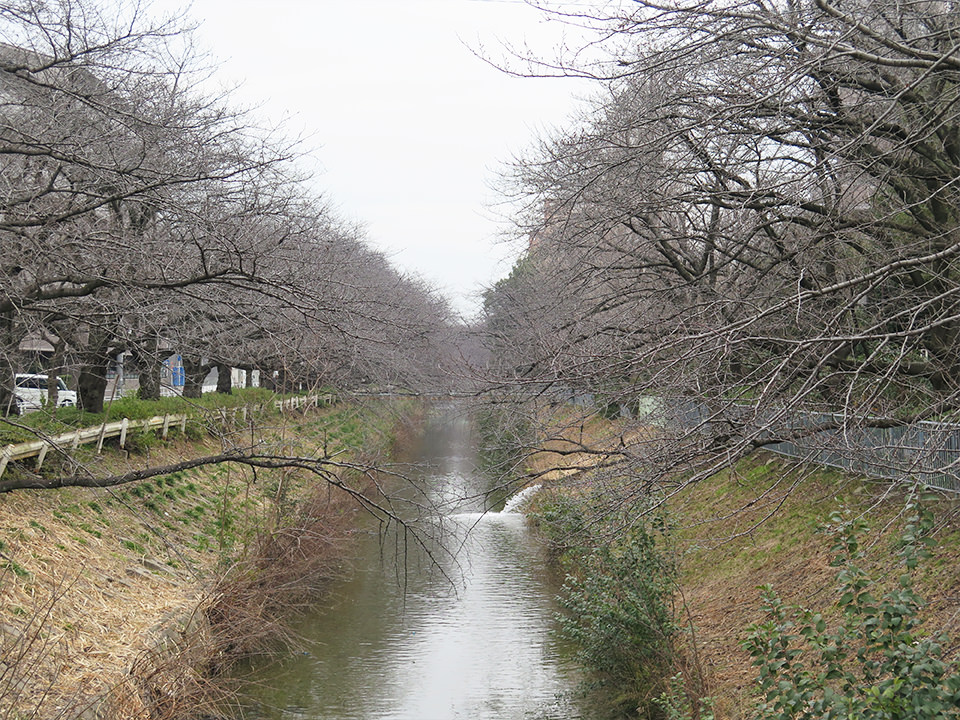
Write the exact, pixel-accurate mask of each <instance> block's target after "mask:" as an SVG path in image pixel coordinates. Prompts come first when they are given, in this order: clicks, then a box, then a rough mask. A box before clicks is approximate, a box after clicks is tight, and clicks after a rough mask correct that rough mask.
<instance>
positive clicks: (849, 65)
mask: <svg viewBox="0 0 960 720" xmlns="http://www.w3.org/2000/svg"><path fill="white" fill-rule="evenodd" d="M562 5H563V4H562V3H556V4H551V5H550V6H545V7H544V8H543V9H544V11H545V12H549V13H551V14H552V15H553V16H555V17H559V18H562V19H564V20H566V21H568V22H571V23H575V24H577V25H578V26H580V27H581V28H583V27H587V28H592V29H594V30H595V31H596V33H597V35H596V42H595V43H593V44H591V46H590V49H589V53H587V52H583V53H581V54H579V55H578V56H577V58H580V59H582V58H585V57H587V56H588V55H589V57H590V58H592V61H591V63H590V64H589V65H586V64H581V65H577V64H576V62H575V61H576V58H574V60H571V61H570V62H569V63H567V61H565V60H564V59H563V58H561V59H559V60H558V61H557V62H553V63H549V64H548V63H546V62H545V61H544V62H542V63H541V65H540V67H539V69H538V70H537V71H539V72H544V73H557V72H560V73H567V74H576V75H590V76H591V77H593V78H594V79H595V80H596V83H597V86H598V90H597V93H596V95H595V97H594V100H593V101H592V102H591V103H590V105H589V107H588V108H587V109H586V110H584V112H583V114H582V117H580V118H578V119H577V121H576V122H574V123H572V124H571V125H570V126H569V127H567V128H566V129H564V130H562V131H559V132H556V133H554V134H553V136H552V137H549V138H546V139H544V140H543V141H542V142H541V143H540V144H539V145H538V147H537V148H536V149H535V150H534V151H532V152H531V153H530V154H529V155H528V156H527V157H525V158H522V159H520V160H519V161H518V162H517V163H516V164H515V165H514V172H513V173H512V177H511V178H510V181H511V188H512V191H513V192H514V193H515V194H516V196H517V197H519V198H521V199H522V200H524V201H525V203H526V207H527V213H526V216H525V218H524V227H523V230H524V233H525V234H526V235H527V236H528V237H529V251H528V252H527V253H526V254H525V256H524V257H523V259H522V260H521V261H520V262H518V264H517V265H516V267H515V268H514V271H513V273H512V274H511V276H510V277H509V278H507V279H505V280H503V281H501V282H500V283H498V284H497V285H496V286H495V287H494V288H492V289H491V290H490V291H489V293H488V295H487V302H486V308H487V318H486V329H487V331H488V333H489V342H490V346H491V349H492V351H493V356H492V357H493V359H492V361H491V362H492V370H493V371H494V377H495V379H496V380H497V381H498V382H500V383H502V384H503V386H504V387H505V388H516V387H521V388H523V389H524V393H523V394H524V396H525V397H526V398H528V399H530V400H533V399H535V398H540V399H545V400H550V401H555V400H557V399H558V398H561V397H569V396H571V395H576V394H577V393H587V392H589V393H592V394H595V395H596V396H597V397H598V398H600V399H601V402H603V403H610V404H611V405H612V406H613V407H617V408H619V407H623V408H624V409H625V411H632V412H634V413H635V414H636V415H637V417H638V420H637V430H638V432H637V433H636V434H634V435H632V438H633V440H631V434H630V433H627V434H626V436H625V437H626V439H625V440H622V441H621V442H619V443H615V444H614V446H613V447H615V448H616V449H614V450H612V451H611V452H610V454H609V456H608V458H609V459H610V460H611V462H614V463H628V464H630V465H631V466H632V467H634V468H636V469H637V472H636V473H635V477H637V478H640V480H638V482H637V483H636V484H635V485H634V487H635V488H636V487H638V486H639V485H646V484H648V483H651V482H660V481H661V480H662V479H663V478H664V477H666V475H667V474H668V473H670V472H672V471H675V470H677V469H678V468H682V469H684V470H685V471H687V474H686V475H685V477H692V478H694V479H695V478H697V477H701V476H703V474H705V473H708V472H711V471H713V470H715V469H716V468H717V467H719V466H721V465H723V464H725V463H729V462H731V461H733V460H735V459H736V458H738V457H742V456H743V455H744V454H746V453H749V452H752V451H753V450H755V449H756V448H758V447H762V446H764V445H766V444H769V443H771V442H773V441H775V440H778V439H782V438H787V437H794V436H797V435H810V434H812V433H813V431H814V430H827V429H836V430H838V432H837V433H836V434H835V438H836V442H837V443H838V444H840V445H843V444H844V443H845V442H846V439H849V438H851V437H853V436H854V434H855V433H852V432H851V431H852V430H855V429H857V428H861V427H863V426H869V425H874V426H877V425H879V426H889V425H895V424H899V423H908V422H913V421H917V420H921V419H947V420H950V419H952V418H954V417H955V416H956V414H957V410H958V402H960V342H958V339H960V338H958V332H960V96H958V92H960V3H956V2H952V1H944V2H941V1H938V0H896V1H894V0H692V1H688V0H682V1H681V0H633V1H631V2H627V3H597V4H596V7H595V8H594V9H591V8H590V7H589V5H585V4H582V3H578V4H576V5H573V6H571V9H569V10H565V9H564V8H563V7H562ZM598 48H602V49H604V52H605V54H602V55H601V54H600V53H599V52H598ZM653 409H659V413H658V414H661V415H663V414H669V413H672V414H673V418H672V419H671V421H670V422H666V419H665V418H663V417H654V416H653V415H651V414H650V412H651V410H653ZM808 411H818V412H828V413H831V414H832V415H831V419H823V418H824V417H825V416H817V417H820V418H821V420H820V421H818V424H817V426H816V427H812V426H811V425H810V423H809V422H804V423H800V422H798V421H797V418H798V414H800V413H805V412H808ZM804 417H807V418H809V417H811V416H809V415H805V416H804ZM651 424H656V425H658V426H660V429H659V430H658V431H657V432H656V433H649V432H643V431H642V430H641V425H643V426H646V427H649V426H650V425H651ZM801 426H802V427H801ZM668 428H670V429H668ZM821 437H822V436H821ZM848 449H849V450H850V451H855V450H856V448H848ZM903 472H904V473H905V474H907V473H909V472H910V467H909V466H906V465H905V466H904V467H903Z"/></svg>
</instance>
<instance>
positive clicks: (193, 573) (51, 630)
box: [0, 448, 217, 718]
mask: <svg viewBox="0 0 960 720" xmlns="http://www.w3.org/2000/svg"><path fill="white" fill-rule="evenodd" d="M181 451H182V448H168V449H166V451H165V452H168V453H171V454H176V453H178V452H181ZM189 501H190V502H192V501H193V498H190V499H189ZM166 507H167V508H168V509H167V510H166V511H165V512H168V513H169V512H170V511H171V510H174V511H176V510H175V504H174V503H168V504H167V505H166ZM94 508H100V511H99V512H98V511H97V510H95V509H94ZM161 521H162V518H161V517H160V516H158V515H157V514H155V513H153V512H151V511H149V510H147V509H145V508H144V507H143V506H142V504H140V503H138V502H136V499H134V498H128V499H127V500H126V501H122V500H120V496H119V491H118V490H117V489H114V490H109V489H103V488H93V489H78V488H67V489H60V490H46V491H22V492H16V493H10V494H7V495H4V496H2V497H0V539H2V540H3V544H4V548H5V549H4V552H3V556H4V561H5V565H6V569H5V571H4V573H3V575H2V578H0V627H2V628H3V630H4V633H3V639H2V645H0V657H2V658H3V663H4V666H3V668H4V669H3V671H2V674H0V708H2V709H3V710H4V711H7V712H8V713H9V712H10V711H11V710H12V709H14V708H15V709H16V710H17V712H18V713H21V714H23V715H24V716H25V717H42V718H54V717H68V716H70V715H71V714H74V713H75V712H76V711H77V710H78V709H82V708H83V707H85V706H88V705H90V704H91V703H92V702H94V701H95V699H96V698H99V697H101V696H103V695H105V694H109V693H111V692H116V691H118V690H119V689H120V688H122V686H123V685H124V684H125V683H126V682H127V680H128V679H129V677H128V676H129V671H130V668H131V667H132V666H133V664H134V662H135V661H136V660H137V658H138V657H139V656H141V655H142V654H143V653H144V652H145V651H146V650H148V649H149V648H150V647H151V646H152V645H153V643H154V642H155V637H156V634H157V625H158V623H160V621H161V620H162V619H164V618H167V617H170V616H172V615H175V614H177V613H178V612H188V611H189V609H190V608H192V607H196V606H197V605H198V604H199V603H200V602H201V600H202V598H203V595H204V580H205V579H206V578H209V577H210V575H211V573H212V572H213V570H214V568H215V567H216V565H217V557H216V555H215V554H214V553H210V552H201V551H198V550H196V549H194V548H192V547H191V545H190V540H191V531H190V528H188V527H186V526H184V527H183V531H182V532H180V533H178V532H174V531H171V530H170V529H168V528H160V529H161V530H162V533H161V534H160V535H156V534H154V533H153V531H152V529H156V528H158V527H159V524H160V522H161ZM145 563H146V565H145ZM173 566H176V569H175V568H174V567H173ZM141 710H142V708H141ZM141 714H142V713H141ZM137 716H138V715H134V714H132V715H130V717H137Z"/></svg>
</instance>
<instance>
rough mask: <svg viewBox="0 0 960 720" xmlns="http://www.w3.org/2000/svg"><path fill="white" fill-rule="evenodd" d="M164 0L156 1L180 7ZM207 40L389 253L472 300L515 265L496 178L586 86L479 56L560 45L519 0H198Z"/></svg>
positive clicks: (229, 76)
mask: <svg viewBox="0 0 960 720" xmlns="http://www.w3.org/2000/svg"><path fill="white" fill-rule="evenodd" d="M179 6H180V3H177V2H175V0H155V2H154V9H155V10H158V11H163V10H165V9H167V10H168V9H178V8H179ZM187 14H188V17H189V18H191V19H192V20H193V21H196V22H198V23H200V27H199V29H198V32H197V36H196V37H197V40H198V44H199V46H200V47H201V48H203V49H206V50H208V51H209V52H210V53H211V55H212V56H213V58H214V60H216V61H218V62H219V64H220V67H219V70H218V71H217V72H216V75H215V78H216V79H217V80H218V81H219V82H222V83H223V84H224V85H226V86H232V85H236V84H238V83H242V85H241V87H240V88H239V90H238V92H237V93H236V94H235V98H236V100H237V102H238V104H241V105H257V106H259V107H260V108H261V110H260V112H261V114H263V115H264V116H265V117H266V118H267V119H268V121H269V122H271V123H280V122H285V124H286V126H287V127H288V128H289V133H290V134H291V135H303V136H304V137H306V139H307V143H306V145H307V147H308V148H309V149H310V150H311V153H310V154H311V156H312V159H314V160H315V161H316V162H317V163H318V166H319V169H320V175H319V178H318V180H319V188H320V190H322V191H323V192H324V193H325V195H326V197H327V198H328V199H329V200H331V201H332V202H333V203H334V205H335V206H336V207H338V208H339V210H340V211H341V212H342V214H343V215H344V216H345V217H346V218H347V219H349V220H354V221H357V222H360V223H361V224H363V225H364V226H365V227H366V229H367V235H368V239H369V240H370V242H371V243H372V244H373V245H374V246H375V247H378V248H380V249H383V250H385V251H386V252H387V254H388V255H389V256H390V257H391V259H392V260H393V262H394V264H395V265H397V266H398V267H400V268H401V269H402V270H404V271H406V272H409V273H411V274H416V275H418V276H420V277H422V278H424V279H425V280H426V281H428V282H429V283H430V284H432V285H434V286H436V287H438V288H439V289H441V290H442V291H443V292H444V293H445V294H446V295H447V296H448V297H449V298H450V299H451V301H452V303H453V306H454V308H455V309H456V310H458V311H459V312H462V313H467V314H469V313H470V312H472V311H473V310H475V309H476V307H477V305H476V303H477V301H478V299H479V298H478V294H479V292H480V291H481V290H482V287H483V286H485V285H489V284H491V283H492V282H493V281H495V280H496V279H498V278H499V277H502V276H503V275H505V274H506V273H507V272H508V271H509V268H510V264H511V259H510V258H508V255H509V254H510V250H511V249H510V248H509V247H507V246H504V245H503V244H501V243H500V242H499V240H500V238H499V233H500V231H502V230H503V229H504V227H505V226H504V225H503V223H501V222H498V221H496V220H495V216H496V214H497V212H499V211H498V210H497V209H496V208H495V207H494V202H495V200H496V196H495V194H494V193H493V191H492V190H491V189H490V186H491V184H492V183H494V182H495V179H496V170H497V168H498V167H500V166H501V164H502V163H504V162H506V161H508V160H509V159H510V158H511V156H512V154H515V153H518V152H522V151H523V150H524V149H525V148H526V147H527V146H528V145H529V144H530V143H531V142H532V140H533V138H534V136H535V135H536V134H537V133H538V132H539V131H541V130H543V129H544V128H546V127H549V126H551V125H553V126H555V125H562V124H563V121H564V118H566V117H567V116H568V115H569V113H570V112H572V110H573V108H574V101H573V99H572V98H573V97H574V95H575V94H576V93H577V92H580V91H582V90H583V88H582V87H578V86H576V84H575V82H574V81H571V80H564V79H543V78H541V79H530V78H515V77H510V76H508V75H506V74H504V73H501V72H499V71H498V70H496V69H495V68H493V67H491V66H490V65H488V64H486V63H484V62H483V61H482V60H480V59H479V58H478V57H476V56H475V55H474V54H473V52H471V48H474V49H476V48H481V47H482V48H485V49H486V50H487V52H488V53H489V54H490V55H491V56H493V57H500V56H502V54H503V51H502V45H503V43H508V44H511V45H513V46H522V45H524V44H525V43H527V44H529V45H530V46H531V47H532V48H533V49H534V50H536V51H538V52H543V53H546V54H548V55H549V54H551V53H552V52H553V49H554V48H555V47H556V46H557V45H558V44H559V43H561V42H562V41H563V37H564V33H565V32H566V31H565V29H564V28H563V26H562V25H561V24H559V23H557V22H556V21H547V20H545V19H544V18H543V16H542V15H540V14H539V13H538V12H537V11H535V10H534V9H532V8H530V7H529V6H527V5H526V4H524V3H523V2H522V0H270V1H269V2H267V1H266V0H193V2H192V6H191V7H190V9H189V10H188V13H187Z"/></svg>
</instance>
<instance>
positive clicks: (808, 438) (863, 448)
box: [639, 397, 960, 492]
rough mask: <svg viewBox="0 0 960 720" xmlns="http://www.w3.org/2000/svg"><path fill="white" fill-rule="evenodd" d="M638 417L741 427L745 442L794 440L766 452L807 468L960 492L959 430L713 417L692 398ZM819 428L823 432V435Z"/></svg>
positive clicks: (822, 417) (745, 409)
mask: <svg viewBox="0 0 960 720" xmlns="http://www.w3.org/2000/svg"><path fill="white" fill-rule="evenodd" d="M643 401H644V403H643V405H642V407H643V408H644V411H643V412H641V413H639V415H640V416H641V417H643V416H644V415H646V416H649V417H651V418H653V417H656V418H657V419H656V420H654V422H659V423H662V424H663V425H664V426H672V427H678V428H685V429H688V430H689V429H699V430H703V431H705V432H706V433H707V434H708V435H709V434H711V433H712V432H713V430H714V427H713V426H714V425H716V424H719V423H722V424H724V425H726V427H727V429H729V428H731V427H736V426H739V428H738V430H739V432H738V433H737V434H740V435H742V436H744V437H746V436H750V437H757V438H758V439H760V440H763V439H764V437H765V436H766V437H770V438H773V437H790V438H793V439H792V440H790V441H785V442H779V443H774V444H770V445H767V446H765V449H767V450H770V451H772V452H775V453H778V454H780V455H785V456H788V457H792V458H796V459H798V460H803V461H805V462H811V463H817V464H820V465H826V466H829V467H835V468H839V469H841V470H846V471H849V472H853V473H859V474H861V475H866V476H867V477H874V478H883V479H889V480H907V479H912V480H919V481H920V482H922V483H924V484H926V485H928V486H929V487H933V488H939V489H941V490H947V491H950V492H960V425H958V424H955V423H937V422H918V423H913V424H910V425H902V426H898V427H865V425H869V418H868V419H867V420H866V422H864V421H862V420H861V421H858V422H850V418H849V417H845V416H843V415H840V414H831V413H816V412H802V411H795V410H794V411H787V410H781V411H776V410H770V411H766V412H763V411H760V410H759V409H758V408H756V407H752V406H748V405H732V406H731V405H727V406H725V407H724V408H723V410H722V412H719V413H716V414H714V413H712V412H711V411H710V409H709V408H708V407H707V406H706V405H705V404H703V403H700V402H698V401H695V400H690V399H688V398H674V399H667V398H653V397H647V398H643ZM817 428H824V429H822V430H818V429H817Z"/></svg>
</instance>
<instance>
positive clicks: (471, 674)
mask: <svg viewBox="0 0 960 720" xmlns="http://www.w3.org/2000/svg"><path fill="white" fill-rule="evenodd" d="M415 455H416V457H415V458H412V459H415V460H416V462H415V463H411V465H410V467H409V468H408V474H411V475H413V476H414V480H415V483H414V485H415V486H416V487H417V488H418V489H417V492H415V493H412V494H411V495H410V499H411V501H412V503H411V506H410V508H408V509H407V512H408V513H410V515H411V517H412V516H413V515H414V514H415V511H414V507H416V508H417V510H416V513H418V514H420V515H421V522H422V521H423V520H426V522H427V526H426V527H428V528H429V530H430V531H431V532H430V533H429V534H430V535H431V536H432V540H430V541H429V542H427V543H426V544H425V545H424V546H421V545H420V544H418V543H417V542H415V541H414V540H413V539H412V538H411V537H409V536H405V535H404V534H403V533H400V532H387V533H381V532H376V531H371V532H370V533H369V535H368V536H367V539H366V540H365V542H364V543H363V548H362V552H361V556H360V558H359V559H358V560H357V563H356V568H355V572H353V573H352V575H351V577H350V578H349V579H347V580H344V581H342V582H339V583H338V584H337V585H336V587H335V588H334V589H333V602H332V606H330V607H325V608H324V609H323V610H318V611H317V612H316V613H315V614H313V615H311V616H309V617H307V618H305V620H304V621H303V623H302V624H301V625H300V626H299V628H298V630H299V632H300V633H301V635H302V636H303V637H304V638H305V640H306V642H305V644H304V650H303V652H302V653H301V654H298V655H296V656H294V657H291V658H288V659H287V660H285V661H284V662H283V663H281V664H280V665H278V666H275V667H273V668H271V669H270V670H268V671H263V672H261V673H259V674H256V675H255V676H254V677H253V681H254V682H252V683H251V687H252V690H251V694H252V695H253V696H254V697H255V701H254V702H253V704H252V706H251V708H250V711H249V712H248V716H249V717H254V718H262V719H265V720H266V719H268V720H361V719H362V720H387V719H389V720H452V719H454V718H470V719H471V720H487V719H489V720H494V719H496V720H521V719H522V720H574V719H576V718H579V717H581V716H580V714H579V712H578V710H577V708H576V707H575V704H574V701H573V700H572V699H571V695H572V691H573V688H574V686H575V685H576V678H575V669H574V666H573V664H572V662H571V661H570V660H569V653H568V652H565V649H564V647H563V645H562V643H561V642H560V641H559V640H558V638H557V636H556V626H555V613H556V605H555V599H554V598H555V595H556V592H557V590H558V587H557V579H556V577H554V575H553V574H552V573H551V571H550V569H549V567H548V565H547V563H546V558H545V552H544V551H545V548H544V547H543V546H542V544H541V543H539V542H538V540H537V538H536V536H535V535H534V534H533V533H532V532H531V529H530V528H529V527H528V526H527V523H526V522H525V519H524V517H523V515H521V514H519V513H517V512H510V506H511V505H512V503H509V502H508V504H507V511H506V512H494V511H488V512H484V510H486V509H487V508H486V504H487V503H488V502H489V500H488V499H487V498H488V493H487V492H486V490H487V488H486V487H485V484H484V482H483V480H482V478H481V476H480V474H479V473H478V472H477V471H476V457H477V456H476V451H475V444H474V442H473V438H472V433H471V427H470V424H469V422H468V421H467V420H466V419H465V418H463V417H461V416H458V415H457V414H456V412H455V409H453V408H447V409H446V410H445V411H444V412H440V413H438V414H437V415H435V416H434V417H433V418H432V419H431V421H430V422H429V423H428V424H427V427H426V428H425V430H424V432H423V435H422V437H421V438H420V441H419V443H418V448H417V450H416V452H415ZM428 508H431V509H430V510H429V512H428V513H427V512H424V511H425V510H426V509H428ZM427 515H430V517H429V518H427V517H426V516H427ZM326 605H327V603H325V606H326Z"/></svg>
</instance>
